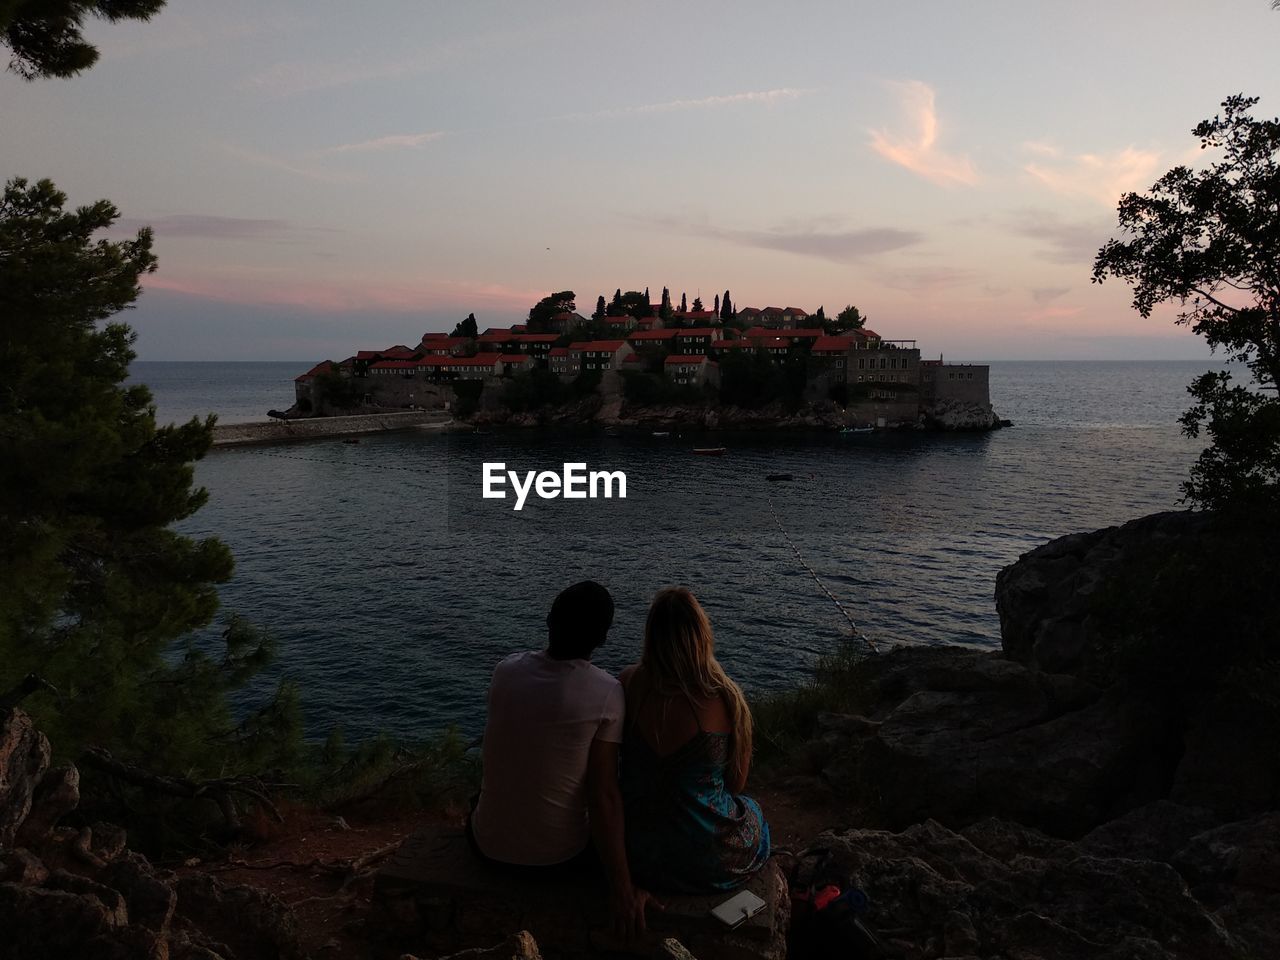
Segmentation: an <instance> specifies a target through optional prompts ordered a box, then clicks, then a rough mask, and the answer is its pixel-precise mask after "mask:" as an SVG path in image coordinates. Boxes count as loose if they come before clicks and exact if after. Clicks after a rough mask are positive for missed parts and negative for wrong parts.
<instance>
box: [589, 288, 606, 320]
mask: <svg viewBox="0 0 1280 960" xmlns="http://www.w3.org/2000/svg"><path fill="white" fill-rule="evenodd" d="M607 309H608V308H607V307H605V305H604V294H600V296H598V297H596V312H595V313H593V314H592V315H591V319H592V320H603V319H604V318H605V311H606V310H607Z"/></svg>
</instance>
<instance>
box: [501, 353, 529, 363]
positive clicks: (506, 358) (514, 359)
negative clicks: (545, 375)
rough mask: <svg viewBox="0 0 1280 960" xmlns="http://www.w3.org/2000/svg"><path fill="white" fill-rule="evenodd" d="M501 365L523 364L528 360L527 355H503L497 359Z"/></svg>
mask: <svg viewBox="0 0 1280 960" xmlns="http://www.w3.org/2000/svg"><path fill="white" fill-rule="evenodd" d="M498 359H499V360H500V361H502V362H503V363H524V362H525V361H527V360H528V359H529V355H528V354H527V353H504V354H502V355H501V356H500V357H498Z"/></svg>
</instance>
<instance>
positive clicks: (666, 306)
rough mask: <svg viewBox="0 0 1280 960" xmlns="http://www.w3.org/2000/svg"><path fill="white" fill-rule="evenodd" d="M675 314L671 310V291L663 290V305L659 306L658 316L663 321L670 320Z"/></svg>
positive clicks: (664, 288)
mask: <svg viewBox="0 0 1280 960" xmlns="http://www.w3.org/2000/svg"><path fill="white" fill-rule="evenodd" d="M674 313H675V311H674V310H672V309H671V291H670V290H668V289H667V288H666V287H663V288H662V303H661V304H660V305H659V306H658V316H659V317H660V318H661V319H663V320H670V319H671V317H672V315H673V314H674Z"/></svg>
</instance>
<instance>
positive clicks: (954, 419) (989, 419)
mask: <svg viewBox="0 0 1280 960" xmlns="http://www.w3.org/2000/svg"><path fill="white" fill-rule="evenodd" d="M921 416H922V417H923V418H924V425H925V427H926V428H927V429H930V430H993V429H997V428H998V427H1000V425H1001V421H1000V418H999V417H998V416H996V414H995V411H994V410H992V409H991V404H989V403H974V402H967V401H963V400H953V399H951V398H949V397H942V398H939V399H937V400H934V401H933V402H932V403H930V404H929V405H928V406H927V407H925V408H924V409H923V410H922V411H921Z"/></svg>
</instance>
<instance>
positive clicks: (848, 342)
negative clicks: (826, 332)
mask: <svg viewBox="0 0 1280 960" xmlns="http://www.w3.org/2000/svg"><path fill="white" fill-rule="evenodd" d="M853 347H854V339H853V337H819V338H818V339H817V340H816V341H814V344H813V352H814V353H845V352H847V351H849V350H852V349H853Z"/></svg>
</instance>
